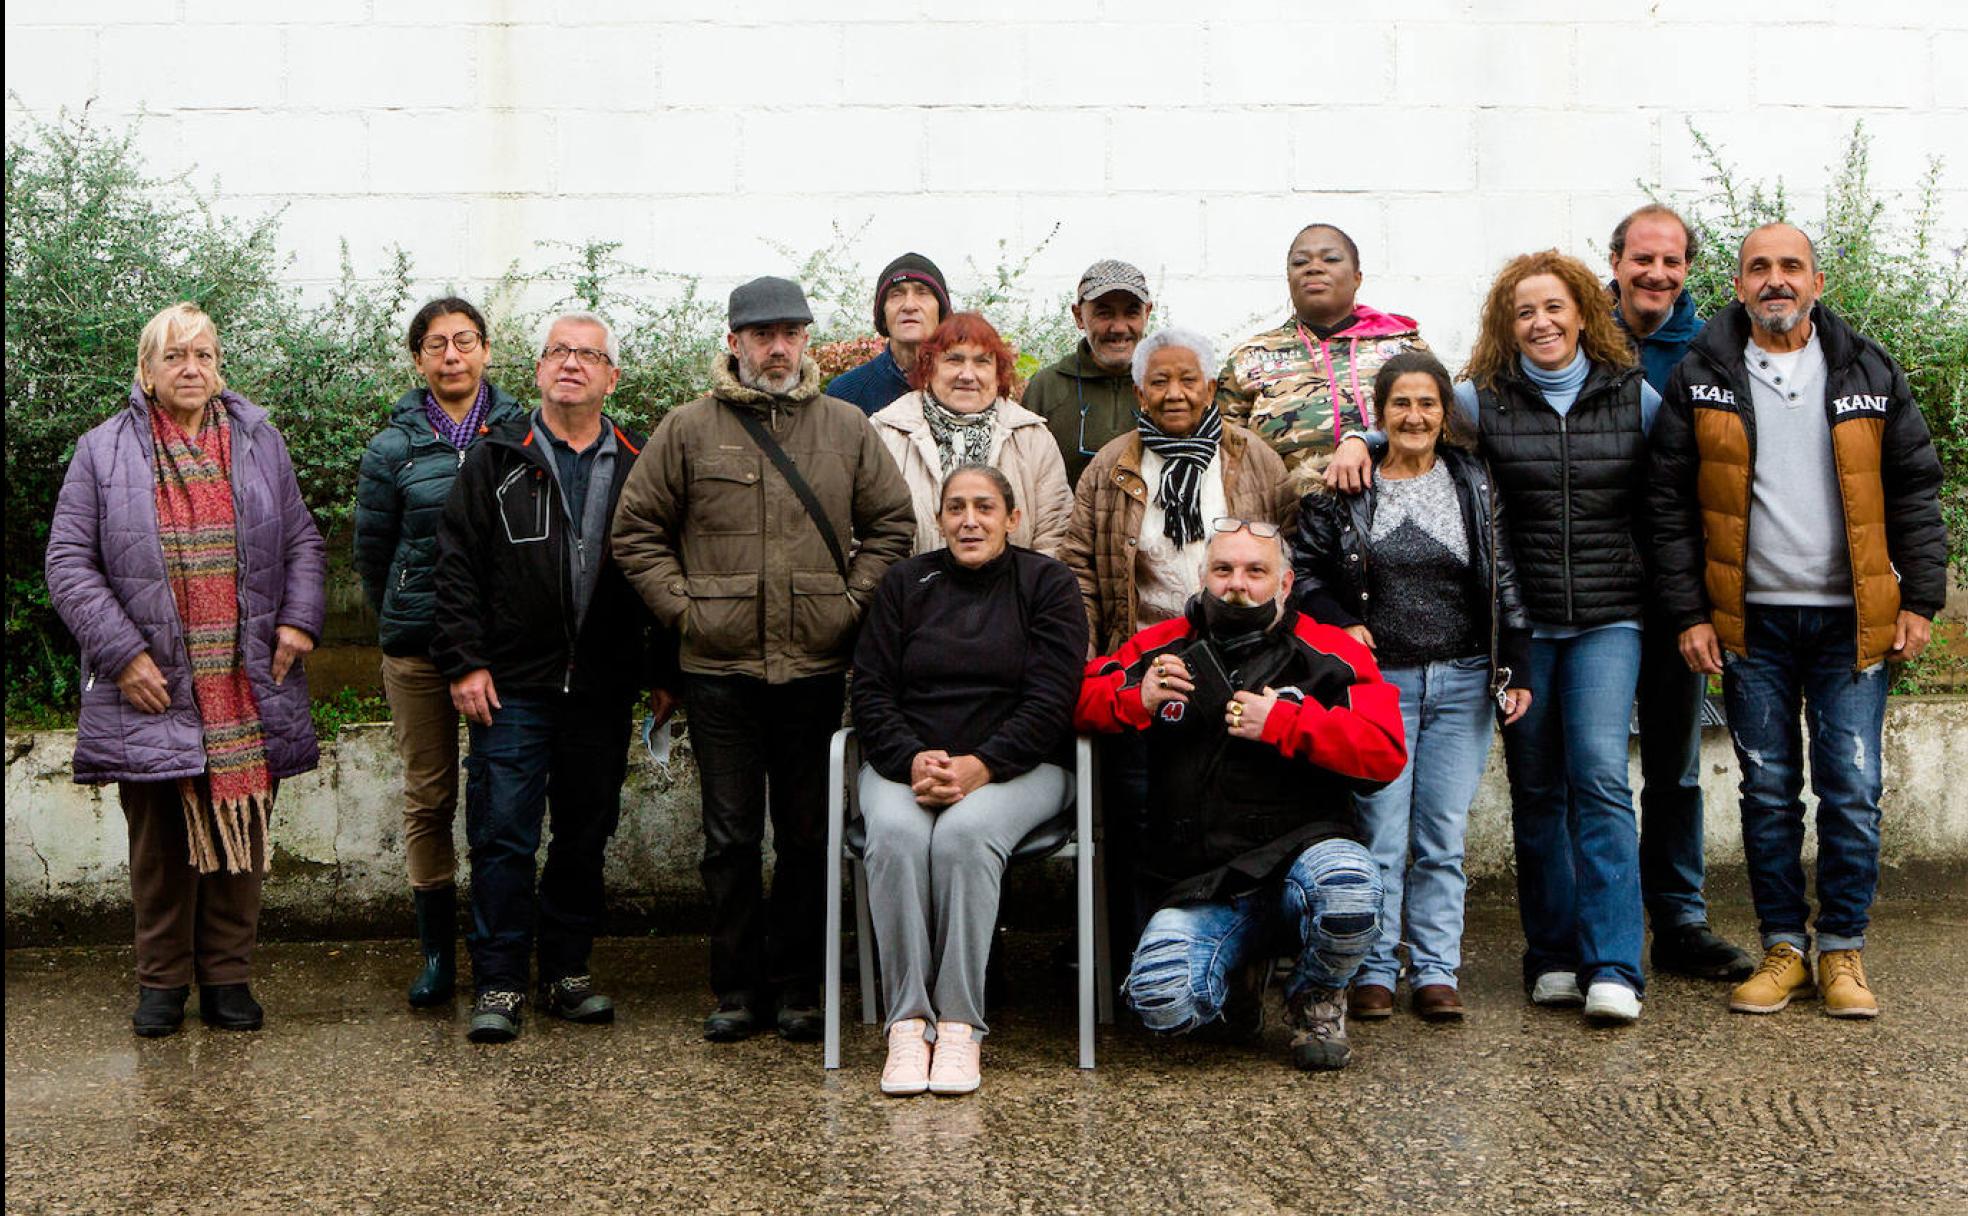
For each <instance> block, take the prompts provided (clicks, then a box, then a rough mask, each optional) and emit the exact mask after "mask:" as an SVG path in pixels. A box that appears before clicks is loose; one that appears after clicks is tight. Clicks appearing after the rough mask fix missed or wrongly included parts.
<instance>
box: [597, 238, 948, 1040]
mask: <svg viewBox="0 0 1968 1216" xmlns="http://www.w3.org/2000/svg"><path fill="white" fill-rule="evenodd" d="M812 322H813V313H812V312H811V310H809V309H808V307H807V303H806V296H805V293H803V292H802V291H801V290H800V288H799V285H798V284H796V283H793V282H790V281H788V280H786V279H779V278H771V277H767V278H760V279H754V280H752V281H751V282H749V283H746V284H745V285H744V286H742V287H739V288H738V289H737V290H735V291H733V292H732V293H731V311H730V325H731V332H730V334H729V336H728V337H727V338H726V343H727V345H728V346H729V351H728V352H727V353H724V354H720V355H719V356H718V358H717V359H716V360H715V361H714V362H713V364H712V366H711V390H710V392H709V393H707V394H705V395H704V396H702V397H699V398H698V399H697V400H695V401H692V402H689V403H688V404H685V405H680V406H678V407H676V408H675V409H673V410H671V411H670V413H669V414H668V415H667V416H666V417H665V418H664V419H663V421H662V424H661V425H660V426H658V427H657V428H656V433H655V434H654V435H652V436H650V439H649V446H648V449H647V450H646V451H645V452H644V453H643V456H642V459H641V460H639V461H637V463H636V466H635V469H634V471H633V473H632V475H631V476H630V477H629V481H628V484H627V485H626V486H624V487H623V489H622V501H621V505H620V507H619V508H618V509H617V511H616V513H615V528H614V542H615V560H616V562H617V563H618V564H619V565H620V566H621V568H622V570H623V572H624V573H626V574H627V575H628V577H629V581H630V582H631V583H632V584H633V585H634V586H635V588H636V590H637V591H639V592H640V593H641V594H642V598H643V599H644V600H645V601H647V602H648V604H649V607H650V609H651V610H652V611H653V612H654V613H655V614H656V617H657V619H658V620H660V621H661V622H663V623H664V625H666V626H667V627H669V628H671V629H674V630H676V631H677V632H678V633H679V634H680V635H681V637H682V643H681V654H680V661H681V665H682V668H683V688H684V703H685V705H686V706H688V709H689V714H690V735H691V739H692V741H693V744H694V746H695V752H696V757H697V767H698V771H699V774H700V778H699V779H700V781H701V788H702V800H703V811H704V860H703V864H702V866H701V867H700V871H701V873H702V874H703V876H704V886H705V889H706V891H707V893H708V894H709V895H710V899H711V912H712V918H713V927H712V931H711V988H712V990H713V991H714V992H716V994H717V1001H718V1004H717V1008H716V1010H715V1011H713V1012H712V1013H711V1015H710V1016H709V1017H708V1018H706V1019H705V1020H704V1037H705V1038H707V1039H710V1040H712V1041H714V1042H729V1041H732V1040H736V1039H742V1038H746V1037H748V1036H749V1035H751V1034H752V1033H753V1032H754V1031H756V1030H757V1029H759V1028H760V1023H761V1020H762V1019H763V1018H764V1016H765V1015H766V1014H767V1013H768V1012H769V1011H770V1010H772V1009H773V1008H774V1006H775V1004H776V1007H777V1010H778V1016H777V1024H778V1029H779V1033H780V1034H781V1035H782V1036H784V1037H786V1038H788V1039H795V1040H802V1041H804V1040H809V1039H817V1038H819V1037H820V1032H821V1028H822V1023H821V1015H820V1008H819V1005H820V1002H819V992H818V988H819V984H818V981H819V970H820V960H821V941H820V933H821V929H822V926H823V925H824V923H825V918H824V916H823V912H824V904H823V896H822V890H823V882H822V880H823V878H824V877H825V873H826V866H827V865H828V864H829V863H830V859H828V858H827V857H826V856H825V855H824V854H825V849H826V838H827V827H826V803H827V794H826V786H827V780H826V766H827V744H828V738H829V736H830V735H831V734H832V733H833V731H834V728H835V727H836V726H838V725H839V723H840V719H841V705H842V698H843V694H844V685H845V673H846V670H847V667H848V662H849V659H850V657H851V656H852V654H853V651H854V635H855V630H856V627H857V625H858V624H859V622H860V619H861V612H862V609H863V608H864V607H865V606H866V605H867V603H868V601H869V598H870V597H871V596H873V594H874V591H875V584H877V583H879V582H880V581H881V577H882V574H883V572H884V571H886V570H887V569H888V567H889V565H890V563H892V562H895V561H897V560H899V559H900V558H903V557H907V556H908V554H909V545H910V542H911V541H912V540H913V539H914V537H915V516H914V512H913V510H912V509H911V507H910V505H909V489H908V487H907V486H906V485H905V484H904V483H903V481H902V474H901V472H900V471H899V470H898V469H897V468H896V467H895V462H894V461H893V460H891V459H890V458H889V456H888V453H887V452H886V451H884V450H883V448H882V445H881V440H880V439H878V438H877V437H876V435H875V430H874V428H873V427H871V426H870V425H868V420H867V418H866V417H864V416H863V415H862V413H861V411H860V410H859V409H857V408H855V407H854V406H853V405H851V404H849V403H848V402H845V401H841V400H838V399H837V398H834V397H828V396H823V395H822V394H821V392H820V369H819V368H818V367H817V366H816V365H815V364H814V362H813V360H812V359H810V358H807V357H806V342H807V332H806V331H807V326H808V325H810V324H812ZM768 781H769V782H770V795H771V805H770V813H771V816H772V831H773V852H774V867H773V883H772V897H771V901H770V906H769V907H768V905H767V902H766V900H765V897H764V895H763V890H762V883H761V880H760V873H759V866H760V860H761V857H760V850H761V842H762V840H763V838H764V833H765V818H766V814H767V809H768V808H767V790H768Z"/></svg>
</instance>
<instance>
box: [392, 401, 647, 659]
mask: <svg viewBox="0 0 1968 1216" xmlns="http://www.w3.org/2000/svg"><path fill="white" fill-rule="evenodd" d="M602 425H603V426H604V427H607V428H612V430H613V433H614V438H615V443H616V454H615V468H614V472H613V474H612V476H611V478H610V481H609V485H608V512H607V514H605V515H603V516H602V518H603V519H613V518H614V513H615V504H616V501H617V500H618V499H619V498H620V497H621V493H622V486H623V484H624V483H625V482H627V481H628V477H629V470H630V469H631V468H632V467H634V464H635V461H636V458H637V456H638V455H639V454H640V453H641V451H642V447H643V443H644V439H643V436H642V435H640V434H638V433H636V432H635V431H631V430H629V429H628V428H626V427H624V426H622V425H621V424H619V423H616V422H614V421H612V420H610V419H609V418H607V417H606V416H605V415H604V416H603V418H602ZM599 533H600V534H599V535H596V536H588V537H584V538H583V549H584V550H585V552H584V554H583V560H589V561H596V562H600V563H602V566H601V571H600V574H599V576H598V577H597V579H596V582H595V588H594V593H593V596H592V598H590V599H589V601H588V609H587V615H586V616H585V617H583V618H582V619H581V622H580V625H579V628H578V629H577V628H576V627H575V607H574V588H573V585H572V579H571V578H570V575H569V546H570V545H572V544H574V543H575V541H574V537H573V535H572V529H571V528H570V527H569V525H568V513H567V509H566V507H565V506H564V505H563V499H562V495H561V490H560V483H559V480H558V479H557V478H556V477H555V476H554V469H553V457H552V456H551V455H550V454H549V453H547V452H545V451H542V450H541V446H540V444H539V443H538V442H536V441H535V437H534V435H533V430H532V420H531V418H530V416H522V417H520V418H517V419H514V420H512V421H510V422H507V423H503V424H501V425H500V426H497V427H494V428H493V429H492V432H491V433H490V434H489V435H487V436H486V437H485V438H484V439H482V440H481V441H479V442H478V443H477V444H475V445H473V447H472V449H471V451H470V453H469V454H468V455H467V456H466V458H465V463H464V466H463V467H462V468H460V469H459V470H458V479H457V482H456V484H455V485H453V486H452V488H451V494H450V497H449V498H447V499H446V500H445V504H444V517H443V520H442V521H441V522H440V523H439V524H438V529H437V576H436V598H437V613H436V616H437V635H436V638H435V639H434V641H433V642H432V644H431V661H432V662H433V663H435V664H436V665H437V668H438V670H439V671H442V672H443V673H444V674H445V675H446V676H449V677H450V678H452V679H454V680H455V679H457V678H459V677H460V676H463V675H465V674H467V673H469V672H472V671H476V670H478V669H479V668H486V669H488V670H490V671H491V673H492V683H493V685H494V687H495V688H496V689H497V690H498V692H499V693H500V695H501V696H505V695H508V694H518V695H522V696H548V695H552V694H556V693H565V694H572V695H580V696H608V697H623V698H631V697H633V696H634V695H635V694H636V693H637V692H639V691H641V690H643V689H648V688H659V687H668V688H674V687H676V683H677V678H676V674H675V673H676V639H675V638H674V637H673V636H671V635H669V634H668V633H667V632H666V631H663V630H661V629H660V628H659V627H658V626H657V624H656V621H655V618H654V617H653V616H651V615H650V612H649V609H648V608H647V607H646V606H645V605H644V604H643V602H642V597H641V596H639V595H637V594H636V592H635V589H634V588H633V587H631V586H629V581H628V579H627V578H626V577H624V576H623V574H622V571H621V570H620V569H619V568H618V567H617V566H616V564H615V559H614V554H613V552H612V549H611V545H610V541H609V529H607V528H606V527H604V528H601V529H599Z"/></svg>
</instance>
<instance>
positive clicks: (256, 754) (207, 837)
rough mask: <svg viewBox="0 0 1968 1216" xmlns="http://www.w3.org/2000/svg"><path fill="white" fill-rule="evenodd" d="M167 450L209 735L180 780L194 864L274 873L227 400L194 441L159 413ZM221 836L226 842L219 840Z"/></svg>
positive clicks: (184, 598)
mask: <svg viewBox="0 0 1968 1216" xmlns="http://www.w3.org/2000/svg"><path fill="white" fill-rule="evenodd" d="M150 433H151V437H152V439H153V440H154V441H155V444H156V449H157V538H158V540H159V541H161V542H162V543H163V546H164V574H165V577H166V578H167V579H168V580H169V581H170V584H171V598H172V599H173V600H175V601H176V602H177V608H178V620H179V621H180V622H182V624H183V626H184V638H185V647H186V649H187V650H188V651H189V653H190V655H191V692H192V700H193V701H194V702H195V703H196V704H197V706H198V719H199V723H200V725H201V727H202V728H203V731H204V735H205V758H206V763H207V766H208V767H207V768H206V770H205V775H204V776H202V777H186V778H182V779H180V780H179V782H178V793H179V796H180V798H181V799H182V801H183V803H184V813H185V835H186V836H188V837H190V840H191V864H192V865H193V866H195V867H197V869H198V872H199V873H201V874H211V873H214V872H216V871H217V870H218V868H219V866H220V864H221V863H223V864H224V866H225V868H226V870H227V872H229V873H233V874H243V873H245V872H247V871H248V870H250V869H253V868H255V858H254V849H253V843H254V842H253V833H252V829H253V828H254V827H255V826H257V827H258V828H259V857H258V866H257V868H258V869H259V870H261V872H265V870H266V860H267V858H266V855H267V847H266V839H267V837H266V828H267V813H268V811H269V810H270V809H271V805H272V801H273V797H272V783H271V781H270V780H269V779H268V776H267V758H266V737H265V735H264V734H263V733H262V731H261V728H260V709H259V705H258V703H257V702H255V701H254V699H253V685H252V683H251V682H250V681H249V680H248V679H247V678H246V668H245V665H244V664H243V663H242V662H241V659H240V645H239V555H238V549H237V540H238V533H237V529H236V527H235V522H236V521H235V518H234V515H233V506H232V425H231V421H230V420H229V419H228V418H227V417H226V410H225V405H224V403H223V402H220V401H218V400H214V401H212V402H211V403H210V404H209V405H207V406H206V407H205V422H204V425H202V426H201V427H200V428H199V430H198V436H197V438H196V439H194V438H193V437H192V436H190V435H188V434H186V433H185V430H184V428H183V427H181V426H179V425H178V424H177V422H176V421H175V420H174V419H172V418H171V416H170V415H169V414H168V413H167V412H166V411H164V410H162V409H158V408H154V407H153V408H152V409H151V411H150ZM214 829H216V830H217V844H216V846H215V844H214V840H213V834H214Z"/></svg>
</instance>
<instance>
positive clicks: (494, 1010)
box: [465, 988, 526, 1043]
mask: <svg viewBox="0 0 1968 1216" xmlns="http://www.w3.org/2000/svg"><path fill="white" fill-rule="evenodd" d="M525 1004H526V994H525V993H524V992H518V991H515V990H513V989H510V988H487V989H486V990H485V991H484V992H481V993H479V994H478V999H477V1000H475V1001H473V1002H472V1012H471V1027H470V1029H468V1030H466V1031H465V1037H466V1038H468V1039H470V1040H471V1041H472V1042H474V1043H510V1042H512V1041H513V1040H514V1039H516V1038H518V1037H519V1011H520V1008H521V1007H522V1006H524V1005H525Z"/></svg>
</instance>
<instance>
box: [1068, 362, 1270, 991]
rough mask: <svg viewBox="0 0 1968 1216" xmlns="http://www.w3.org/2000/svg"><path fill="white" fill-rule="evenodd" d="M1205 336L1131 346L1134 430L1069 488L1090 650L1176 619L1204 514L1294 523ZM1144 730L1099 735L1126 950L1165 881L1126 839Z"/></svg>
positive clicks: (1121, 946) (1201, 538)
mask: <svg viewBox="0 0 1968 1216" xmlns="http://www.w3.org/2000/svg"><path fill="white" fill-rule="evenodd" d="M1215 366H1216V353H1215V351H1214V350H1212V349H1211V347H1210V342H1209V339H1208V338H1205V337H1203V336H1202V335H1201V334H1198V333H1195V332H1193V331H1191V330H1186V329H1164V330H1160V331H1158V332H1156V333H1153V334H1150V335H1149V336H1148V337H1146V338H1143V339H1142V340H1141V342H1140V343H1139V344H1138V345H1136V346H1135V348H1134V365H1133V374H1134V395H1135V404H1136V412H1135V424H1134V429H1132V430H1130V431H1127V432H1125V433H1123V434H1121V435H1119V436H1116V437H1115V438H1113V439H1111V440H1109V441H1108V442H1107V443H1106V444H1105V445H1104V446H1103V447H1102V448H1101V449H1100V451H1099V452H1098V453H1097V454H1096V455H1095V456H1094V458H1093V460H1092V462H1091V463H1090V464H1088V465H1087V468H1086V472H1085V473H1084V474H1082V475H1081V477H1080V481H1079V485H1078V487H1077V488H1076V490H1075V492H1074V500H1073V518H1072V522H1071V523H1070V524H1068V525H1067V528H1066V542H1065V544H1063V545H1061V546H1060V550H1059V560H1060V561H1063V562H1065V563H1066V565H1067V566H1068V567H1070V568H1071V569H1072V571H1073V574H1074V576H1075V577H1076V578H1078V579H1079V583H1080V597H1081V599H1082V600H1084V601H1085V604H1086V616H1087V654H1088V656H1089V657H1091V656H1093V655H1098V654H1112V653H1113V652H1114V651H1116V650H1118V649H1120V647H1121V644H1122V643H1124V642H1126V641H1127V640H1128V639H1129V638H1131V637H1133V636H1134V635H1135V634H1136V633H1139V632H1140V631H1141V630H1142V629H1144V628H1146V627H1147V626H1149V625H1153V624H1156V623H1157V622H1160V621H1167V620H1172V619H1176V618H1180V617H1181V616H1182V615H1183V611H1184V608H1185V607H1186V605H1187V604H1188V601H1189V598H1190V597H1191V596H1193V595H1195V594H1196V593H1197V592H1198V591H1200V590H1201V589H1202V570H1203V553H1204V550H1205V549H1206V548H1207V546H1208V542H1209V536H1210V528H1211V525H1212V521H1214V520H1217V519H1220V518H1225V517H1228V518H1231V519H1238V520H1244V521H1247V522H1262V523H1270V524H1276V525H1278V526H1279V527H1280V528H1286V529H1288V528H1290V527H1292V526H1293V525H1294V524H1295V523H1296V522H1297V519H1298V495H1297V494H1296V492H1294V490H1293V488H1292V482H1291V479H1290V477H1289V476H1288V475H1287V474H1286V472H1285V462H1284V461H1283V460H1282V459H1281V458H1280V457H1279V456H1278V454H1277V453H1276V452H1275V451H1273V450H1272V449H1271V447H1270V445H1269V444H1266V443H1265V442H1264V441H1263V440H1262V439H1260V438H1258V437H1257V436H1256V435H1255V434H1253V433H1252V432H1250V431H1248V430H1245V429H1244V428H1243V427H1241V426H1239V425H1237V424H1236V423H1234V422H1231V421H1229V420H1227V419H1225V418H1224V417H1223V415H1222V414H1221V413H1219V412H1218V410H1217V405H1216V380H1215V378H1214V377H1212V376H1211V375H1210V372H1209V369H1210V368H1212V367H1215ZM1146 738H1147V736H1146V734H1145V733H1143V732H1134V733H1131V734H1127V735H1116V736H1114V737H1112V738H1111V739H1107V740H1103V752H1102V757H1103V758H1102V762H1101V771H1102V774H1103V776H1102V787H1103V792H1102V798H1103V800H1104V801H1103V805H1104V807H1105V808H1106V810H1105V816H1106V823H1107V841H1106V849H1107V851H1106V867H1107V878H1108V882H1107V889H1108V891H1109V892H1110V901H1109V904H1108V924H1109V925H1110V926H1111V931H1112V937H1111V941H1112V943H1113V945H1114V946H1115V948H1116V953H1117V954H1121V955H1123V956H1125V954H1126V953H1128V952H1131V951H1132V950H1133V948H1134V943H1135V941H1136V939H1137V938H1138V937H1139V936H1140V930H1141V926H1142V923H1143V922H1144V921H1145V920H1146V919H1147V915H1148V913H1149V912H1151V911H1152V910H1153V908H1154V906H1155V903H1156V898H1157V897H1158V896H1159V895H1160V892H1159V891H1152V892H1150V891H1141V890H1138V889H1136V884H1135V882H1134V880H1133V864H1132V862H1133V852H1134V848H1133V845H1134V837H1135V836H1136V835H1138V834H1139V831H1140V826H1139V825H1140V821H1141V817H1142V813H1143V807H1144V805H1145V799H1146V796H1147V753H1146V743H1145V740H1146Z"/></svg>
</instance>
